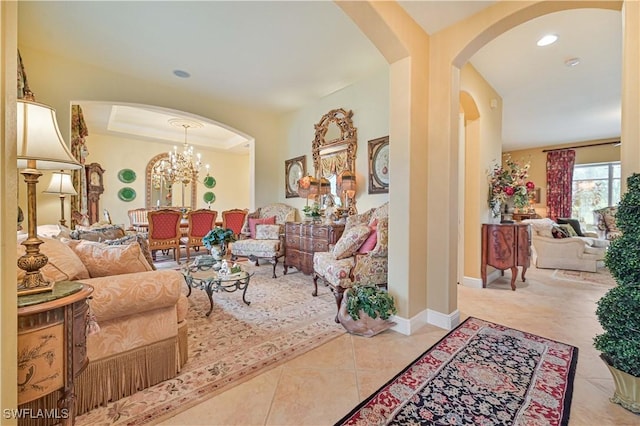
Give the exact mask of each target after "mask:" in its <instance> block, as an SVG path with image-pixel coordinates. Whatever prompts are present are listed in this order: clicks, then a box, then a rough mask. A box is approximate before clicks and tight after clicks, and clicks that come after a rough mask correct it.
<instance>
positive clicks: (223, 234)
mask: <svg viewBox="0 0 640 426" xmlns="http://www.w3.org/2000/svg"><path fill="white" fill-rule="evenodd" d="M230 241H235V237H234V233H233V230H232V229H229V228H223V227H221V226H216V227H215V228H213V229H212V230H211V231H209V232H207V235H205V236H204V237H202V244H204V246H205V247H206V248H207V249H208V250H211V254H212V255H213V256H214V257H219V258H220V259H221V258H222V256H224V255H225V254H226V253H227V243H229V242H230ZM218 260H219V259H218Z"/></svg>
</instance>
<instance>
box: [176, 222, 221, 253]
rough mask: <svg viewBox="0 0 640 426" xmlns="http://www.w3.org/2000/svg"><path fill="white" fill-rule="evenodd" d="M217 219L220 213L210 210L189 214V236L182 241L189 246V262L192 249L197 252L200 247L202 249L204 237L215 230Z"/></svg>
mask: <svg viewBox="0 0 640 426" xmlns="http://www.w3.org/2000/svg"><path fill="white" fill-rule="evenodd" d="M216 217H218V212H217V211H215V210H209V209H199V210H192V211H190V212H189V213H187V220H188V221H189V228H188V229H189V230H188V231H187V236H186V237H184V238H183V239H182V240H183V242H184V244H185V245H186V246H187V261H188V260H189V259H190V257H191V248H195V249H196V251H197V250H198V248H199V247H202V245H203V244H202V237H204V236H205V235H207V233H208V232H209V231H211V230H212V229H213V227H214V226H215V224H216Z"/></svg>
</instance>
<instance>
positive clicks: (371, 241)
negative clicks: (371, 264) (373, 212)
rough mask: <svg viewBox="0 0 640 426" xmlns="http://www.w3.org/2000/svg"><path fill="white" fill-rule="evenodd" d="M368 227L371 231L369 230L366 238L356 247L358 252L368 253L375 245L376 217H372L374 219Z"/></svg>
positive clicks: (376, 240) (376, 238) (376, 237)
mask: <svg viewBox="0 0 640 426" xmlns="http://www.w3.org/2000/svg"><path fill="white" fill-rule="evenodd" d="M369 229H371V231H370V232H369V236H368V237H367V239H366V240H364V243H362V245H361V246H360V248H359V249H358V253H360V254H366V253H369V252H370V251H371V250H373V249H374V247H375V246H376V243H377V242H378V219H374V221H373V222H372V223H371V225H370V226H369Z"/></svg>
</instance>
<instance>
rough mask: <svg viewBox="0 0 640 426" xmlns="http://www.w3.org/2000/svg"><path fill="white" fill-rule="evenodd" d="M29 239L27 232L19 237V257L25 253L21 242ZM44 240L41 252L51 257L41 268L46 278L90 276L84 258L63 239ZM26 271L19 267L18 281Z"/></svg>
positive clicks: (61, 278) (72, 279)
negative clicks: (83, 261)
mask: <svg viewBox="0 0 640 426" xmlns="http://www.w3.org/2000/svg"><path fill="white" fill-rule="evenodd" d="M26 239H27V234H24V235H21V236H20V237H19V238H18V250H17V254H18V257H20V256H22V255H23V254H24V253H25V247H24V246H23V245H22V244H21V243H22V241H24V240H26ZM40 239H41V240H42V241H44V243H43V244H41V245H40V252H41V253H43V254H44V255H45V256H47V257H48V258H49V262H47V264H46V265H45V266H43V267H42V268H41V269H40V272H41V273H42V276H43V277H44V279H45V280H47V281H51V282H57V281H75V280H82V279H86V278H89V271H87V268H86V267H85V266H84V265H83V263H82V260H81V259H80V258H79V257H78V256H77V255H76V254H75V253H74V252H73V250H71V249H70V248H69V247H67V246H66V245H65V244H64V243H63V242H62V241H60V240H57V239H54V238H40ZM24 274H25V272H24V271H23V270H22V269H20V268H18V282H21V281H22V279H23V278H24Z"/></svg>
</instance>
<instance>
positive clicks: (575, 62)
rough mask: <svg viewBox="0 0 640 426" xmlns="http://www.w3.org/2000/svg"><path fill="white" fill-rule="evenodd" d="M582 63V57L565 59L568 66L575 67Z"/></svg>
mask: <svg viewBox="0 0 640 426" xmlns="http://www.w3.org/2000/svg"><path fill="white" fill-rule="evenodd" d="M579 63H580V58H569V59H567V60H566V61H564V64H565V65H566V66H568V67H575V66H576V65H578V64H579Z"/></svg>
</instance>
